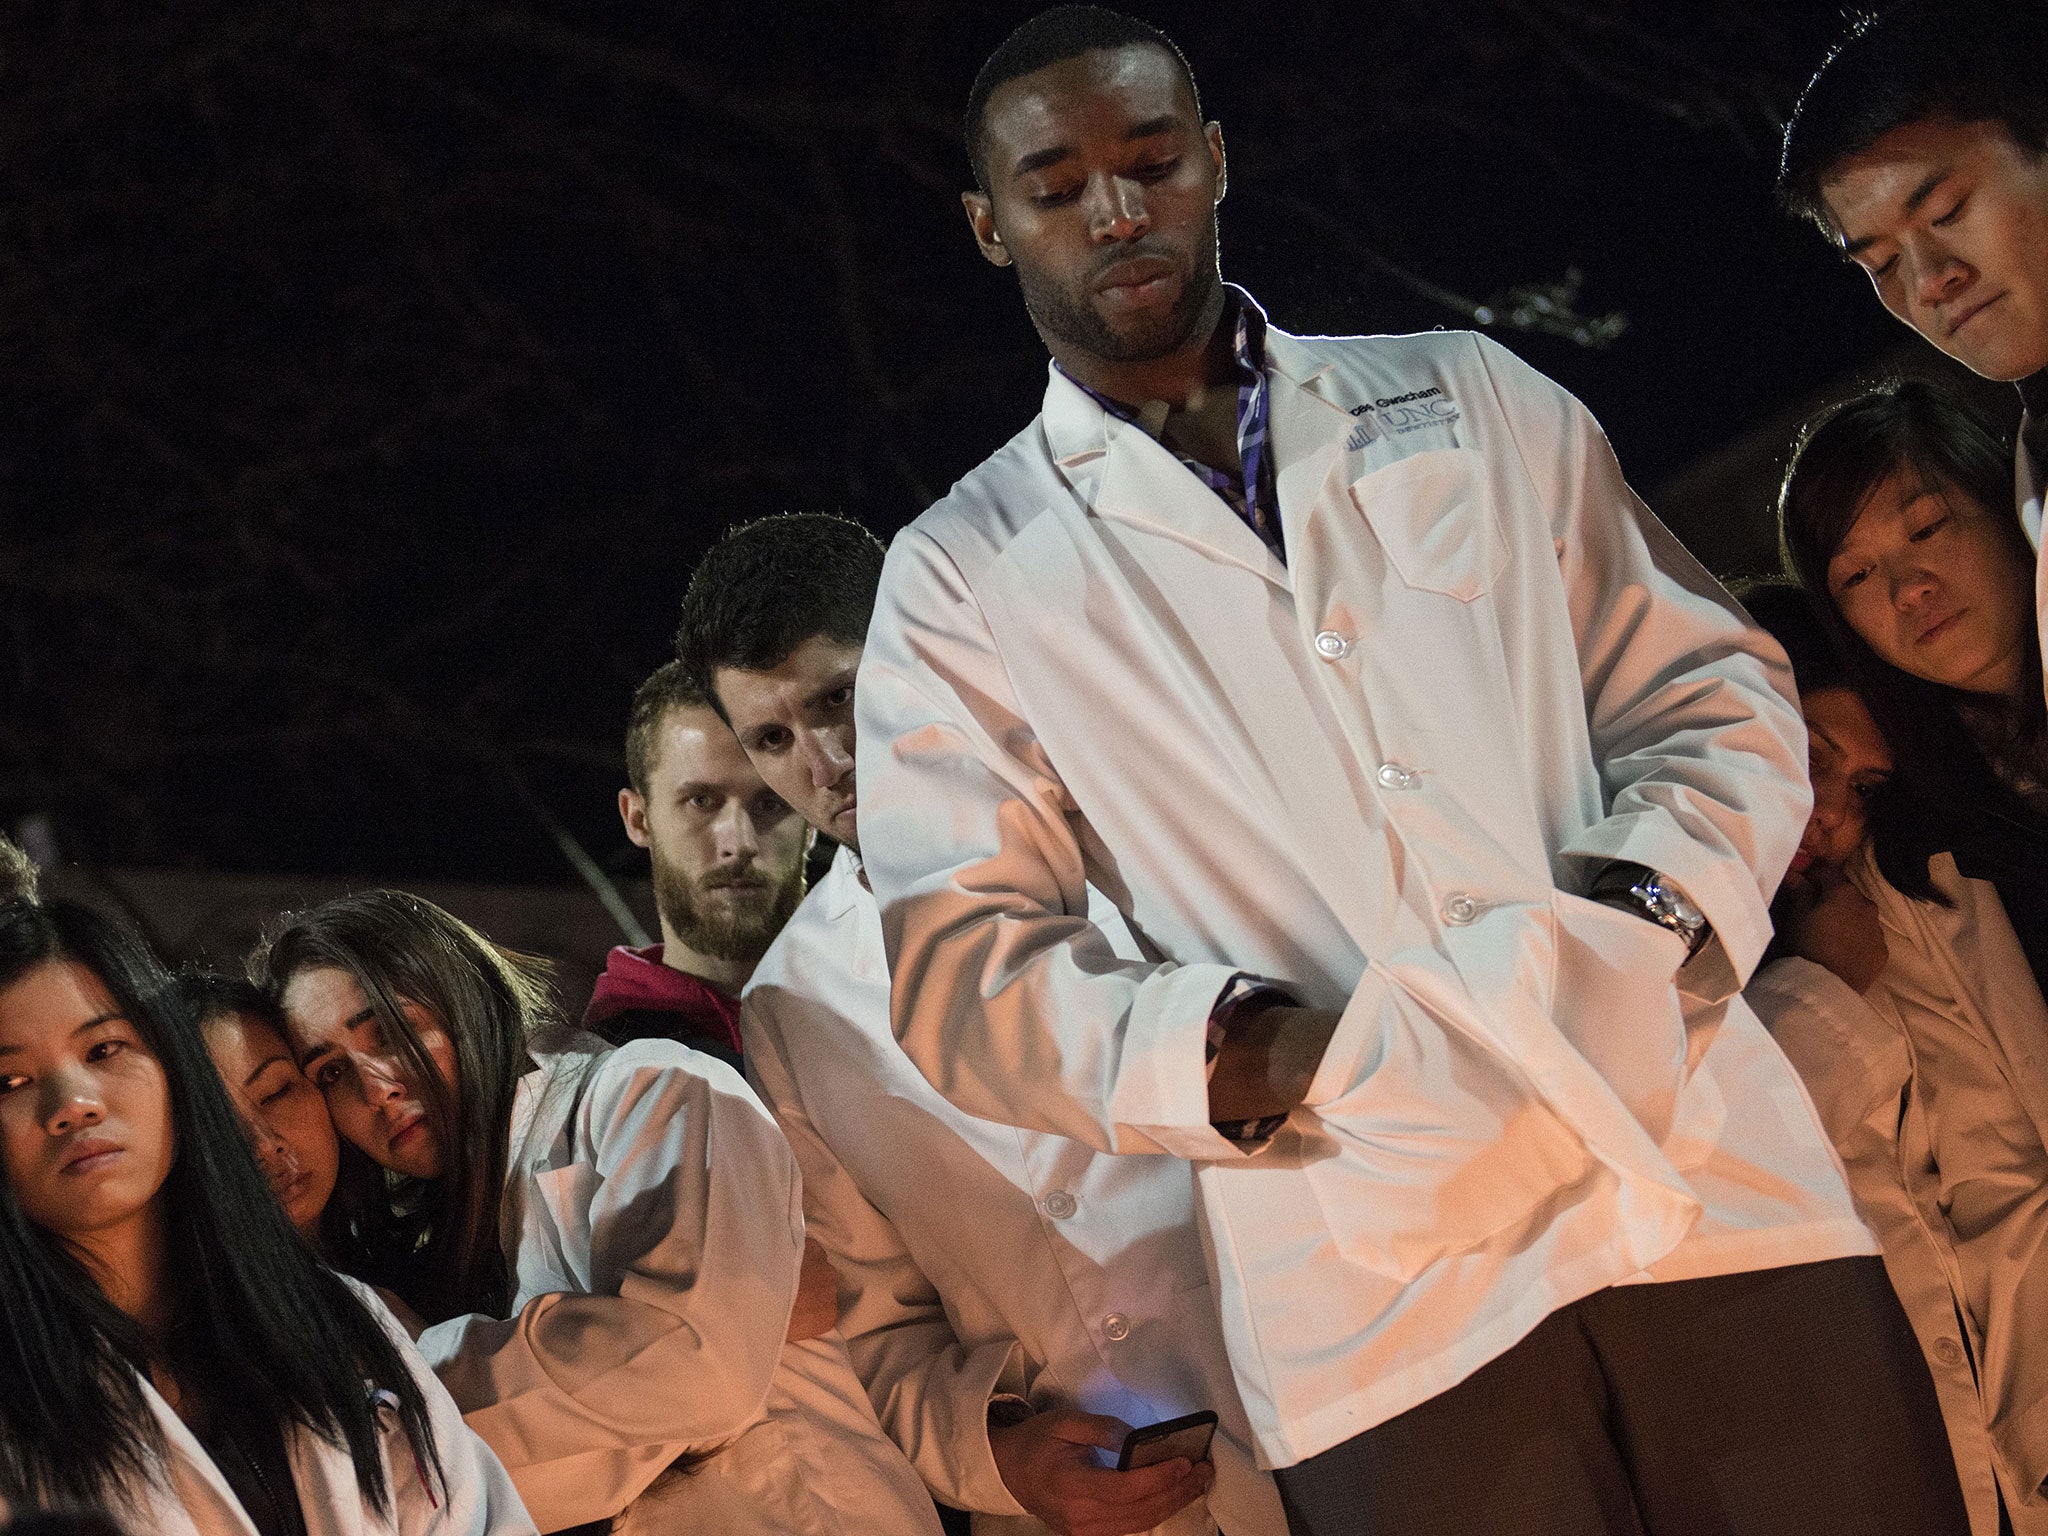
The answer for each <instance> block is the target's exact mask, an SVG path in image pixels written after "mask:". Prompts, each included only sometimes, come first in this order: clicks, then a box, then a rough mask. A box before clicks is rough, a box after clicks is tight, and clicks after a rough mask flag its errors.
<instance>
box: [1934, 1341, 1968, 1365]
mask: <svg viewBox="0 0 2048 1536" xmlns="http://www.w3.org/2000/svg"><path fill="white" fill-rule="evenodd" d="M1934 1358H1935V1359H1937V1360H1939V1361H1940V1362H1941V1363H1942V1364H1943V1365H1961V1364H1962V1363H1963V1346H1962V1345H1960V1344H1958V1343H1957V1342H1956V1341H1955V1340H1954V1339H1936V1340H1935V1341H1934Z"/></svg>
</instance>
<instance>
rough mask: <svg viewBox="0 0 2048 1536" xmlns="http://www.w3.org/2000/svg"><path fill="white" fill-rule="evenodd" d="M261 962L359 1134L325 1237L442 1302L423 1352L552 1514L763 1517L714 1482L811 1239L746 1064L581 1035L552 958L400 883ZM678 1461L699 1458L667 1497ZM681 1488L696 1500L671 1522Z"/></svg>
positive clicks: (777, 1340)
mask: <svg viewBox="0 0 2048 1536" xmlns="http://www.w3.org/2000/svg"><path fill="white" fill-rule="evenodd" d="M250 972H251V975H252V976H253V977H254V978H255V980H256V982H257V984H258V985H259V986H261V987H262V988H264V990H265V991H266V992H268V993H269V994H270V995H272V996H274V997H276V998H278V999H279V1000H280V1002H281V1004H282V1006H283V1010H284V1014H285V1023H286V1027H287V1031H288V1035H289V1038H290V1041H291V1044H292V1047H293V1050H294V1051H295V1053H296V1054H297V1056H298V1059H299V1062H300V1064H301V1065H302V1066H303V1067H304V1069H305V1072H306V1075H307V1077H308V1078H309V1079H310V1080H311V1082H312V1083H313V1085H314V1086H315V1087H316V1088H318V1089H319V1090H320V1092H321V1093H322V1094H323V1095H324V1096H325V1098H326V1101H327V1107H328V1111H329V1113H330V1114H331V1115H332V1116H333V1119H334V1124H335V1128H336V1129H337V1130H338V1131H339V1132H340V1133H341V1136H342V1139H343V1140H344V1141H345V1142H346V1143H347V1144H348V1150H347V1151H346V1152H345V1153H344V1156H343V1160H342V1161H343V1169H342V1176H341V1180H340V1183H339V1185H338V1186H337V1191H336V1195H335V1199H334V1202H333V1204H332V1206H331V1208H330V1212H329V1218H328V1221H327V1223H326V1227H325V1232H326V1235H327V1237H328V1239H329V1250H328V1251H329V1252H330V1254H332V1255H333V1257H334V1259H335V1261H336V1262H337V1263H339V1264H340V1265H341V1266H342V1267H343V1268H345V1269H348V1270H350V1271H351V1272H353V1273H355V1274H357V1275H358V1276H360V1277H362V1278H365V1279H373V1280H374V1281H375V1282H376V1283H378V1284H379V1285H385V1286H389V1287H390V1288H391V1289H392V1290H393V1291H395V1292H397V1294H398V1295H399V1296H400V1297H401V1298H403V1299H404V1300H405V1301H406V1302H408V1303H410V1304H411V1305H412V1307H413V1308H414V1309H416V1311H417V1312H418V1313H419V1314H420V1315H421V1316H422V1317H423V1318H424V1319H425V1324H424V1325H423V1327H422V1328H421V1329H420V1331H419V1333H418V1340H419V1345H420V1348H421V1350H422V1352H423V1353H424V1354H425V1356H426V1358H427V1359H428V1360H429V1361H430V1362H431V1363H432V1364H433V1366H434V1368H435V1369H436V1370H437V1371H439V1372H440V1373H441V1375H442V1379H443V1380H444V1381H445V1382H447V1384H448V1386H449V1388H450V1390H451V1391H453V1392H454V1394H455V1397H456V1401H457V1402H458V1403H459V1404H460V1405H461V1407H462V1408H463V1409H464V1410H465V1411H466V1412H468V1413H470V1414H471V1415H472V1422H473V1423H475V1424H476V1425H477V1427H478V1429H479V1430H480V1431H481V1432H482V1433H483V1434H484V1435H485V1436H486V1438H490V1439H492V1443H493V1444H494V1445H496V1446H497V1447H498V1448H499V1449H500V1451H501V1454H503V1455H504V1456H505V1458H506V1461H507V1464H508V1466H509V1467H510V1470H511V1472H512V1475H513V1477H514V1479H515V1481H516V1482H517V1485H518V1487H519V1489H520V1492H521V1494H522V1495H523V1496H524V1497H525V1499H526V1501H527V1506H528V1508H529V1509H531V1510H532V1511H533V1513H534V1515H535V1516H536V1518H538V1519H539V1521H540V1522H541V1524H542V1526H543V1528H545V1529H551V1530H552V1529H560V1528H564V1527H568V1526H573V1525H578V1524H581V1523H583V1522H587V1521H593V1520H598V1519H606V1518H610V1517H613V1516H616V1515H619V1514H620V1513H621V1512H622V1511H628V1509H629V1506H630V1507H631V1508H632V1509H633V1510H636V1511H639V1513H638V1514H637V1515H635V1514H631V1513H629V1514H628V1524H627V1526H626V1527H623V1528H625V1529H635V1528H638V1527H636V1526H635V1525H634V1523H633V1522H634V1520H635V1519H638V1520H640V1521H641V1522H642V1523H643V1524H647V1525H648V1526H649V1528H658V1529H681V1528H688V1529H699V1528H701V1529H705V1530H718V1531H721V1532H727V1533H731V1536H743V1533H745V1532H748V1531H752V1530H755V1529H762V1528H765V1527H761V1526H759V1525H758V1524H757V1523H755V1522H754V1521H753V1520H752V1517H751V1515H750V1514H749V1513H748V1512H747V1511H746V1510H744V1509H735V1508H734V1507H733V1506H731V1505H721V1506H720V1507H718V1508H717V1509H712V1508H711V1507H710V1506H709V1504H708V1502H707V1501H709V1500H710V1499H711V1498H712V1497H713V1495H714V1492H715V1491H720V1490H722V1491H723V1492H725V1493H728V1494H731V1495H732V1496H733V1497H734V1498H738V1497H740V1492H741V1490H740V1485H739V1483H737V1482H735V1481H734V1478H735V1476H736V1473H734V1472H733V1471H731V1470H730V1469H732V1468H733V1467H734V1465H735V1463H734V1453H733V1450H732V1448H731V1447H732V1443H733V1442H734V1441H735V1438H736V1437H739V1436H740V1435H741V1432H742V1431H744V1430H746V1429H747V1428H748V1427H749V1426H750V1425H752V1424H753V1423H754V1422H755V1421H756V1419H757V1416H758V1415H759V1414H760V1411H761V1408H762V1405H763V1403H764V1402H765V1401H766V1399H767V1396H768V1392H769V1388H770V1383H771V1379H772V1378H773V1376H774V1374H775V1371H776V1368H777V1365H778V1362H779V1359H780V1355H781V1349H782V1345H783V1341H784V1336H785V1330H786V1328H787V1326H788V1323H789V1318H790V1313H791V1302H792V1299H793V1297H794V1295H795V1291H796V1276H797V1266H798V1258H799V1254H800V1251H801V1243H802V1235H801V1214H800V1207H799V1201H800V1194H799V1191H798V1186H797V1182H796V1174H795V1163H794V1158H793V1155H792V1154H791V1152H790V1151H789V1147H788V1144H787V1142H786V1141H785V1140H784V1139H783V1137H782V1135H781V1132H780V1131H779V1130H778V1128H777V1127H776V1125H775V1123H774V1121H773V1120H772V1119H771V1118H770V1117H769V1116H768V1114H767V1112H766V1110H764V1109H763V1108H762V1107H761V1105H760V1102H759V1100H757V1099H756V1098H755V1097H754V1096H753V1094H752V1092H751V1090H749V1089H748V1088H747V1086H746V1084H745V1081H744V1080H743V1079H742V1078H740V1076H739V1075H738V1074H737V1073H735V1072H734V1071H732V1069H731V1068H730V1067H727V1066H725V1065H724V1064H723V1063H720V1062H716V1061H713V1060H711V1058H709V1057H705V1056H702V1055H700V1054H698V1053H696V1052H693V1051H690V1050H687V1049H686V1048H685V1047H683V1046H681V1045H677V1044H675V1043H674V1042H671V1041H664V1040H641V1041H636V1042H634V1043H632V1044H631V1045H628V1046H624V1047H620V1048H616V1049H614V1048H611V1047H607V1046H606V1045H605V1044H604V1042H603V1041H601V1040H598V1039H596V1038H595V1037H594V1036H590V1035H585V1034H581V1033H579V1032H577V1031H574V1030H572V1029H569V1028H568V1027H567V1026H566V1025H564V1024H563V1022H562V1021H561V1018H560V1016H559V1013H558V1011H557V1010H556V1008H555V1005H554V1002H553V999H552V995H551V992H550V988H549V985H548V975H547V971H546V969H545V967H544V965H543V963H542V962H539V961H535V960H530V959H528V958H527V957H524V956H519V955H515V954H512V953H509V952H507V951H505V950H502V949H500V948H498V947H497V946H496V945H494V944H492V943H491V942H490V940H489V939H487V938H486V937H485V936H484V935H483V934H481V933H479V932H477V930H476V929H474V928H472V927H471V926H469V925H468V924H467V923H464V922H462V921H461V920H460V919H458V918H456V917H455V916H453V915H452V914H450V913H448V912H445V911H443V910H442V909H441V908H439V907H437V906H435V905H433V904H432V903H431V902H427V901H422V900H420V899H419V898H418V897H416V896H411V895H407V894H406V893H404V892H400V891H366V892H361V893H358V894H356V895H352V896H346V897H342V898H340V899H338V900H335V901H331V902H328V903H326V904H325V905H323V906H321V907H319V908H316V909H314V910H313V911H310V912H305V913H301V914H298V915H295V916H293V917H291V918H289V919H287V921H286V922H285V924H284V925H283V926H282V927H281V928H280V929H279V930H278V931H277V932H276V933H275V934H274V935H273V936H272V937H271V938H270V939H269V940H268V941H267V942H266V944H265V945H264V946H263V948H261V949H260V950H259V951H258V952H257V954H256V955H255V956H254V957H252V960H251V966H250ZM501 1210H504V1211H512V1212H516V1213H518V1217H517V1219H518V1222H519V1225H518V1226H517V1227H516V1228H514V1229H510V1230H501V1227H500V1216H499V1213H500V1211H501ZM854 1390H855V1391H858V1390H859V1389H858V1387H857V1386H856V1387H855V1388H854ZM720 1447H726V1449H722V1450H721V1449H719V1448H720ZM713 1451H717V1454H716V1455H711V1456H710V1458H709V1459H710V1462H711V1463H712V1465H711V1466H708V1467H702V1466H700V1464H701V1463H702V1462H703V1461H704V1459H705V1456H706V1455H707V1453H710V1452H713ZM679 1459H680V1462H681V1465H682V1466H683V1467H685V1468H689V1467H700V1470H699V1473H698V1475H697V1476H694V1477H688V1478H682V1479H680V1480H669V1482H668V1483H666V1484H665V1485H664V1487H663V1488H662V1489H656V1490H655V1491H654V1494H652V1495H651V1494H650V1489H653V1488H654V1484H655V1481H656V1479H657V1478H658V1477H659V1476H660V1474H661V1473H662V1472H663V1471H664V1469H666V1468H669V1467H670V1466H671V1465H674V1464H676V1463H677V1462H678V1461H679ZM913 1480H914V1479H913ZM677 1481H680V1483H681V1485H682V1486H681V1487H680V1488H677V1487H675V1486H674V1484H675V1483H676V1482H677ZM670 1497H673V1498H679V1499H682V1500H683V1503H684V1506H686V1507H682V1508H677V1507H668V1508H667V1511H666V1513H665V1514H664V1515H662V1516H660V1517H659V1518H658V1519H657V1518H656V1517H655V1515H654V1514H653V1512H652V1508H651V1504H649V1500H650V1499H653V1500H655V1501H656V1502H659V1500H661V1499H667V1498H670ZM920 1497H922V1494H920ZM692 1501H694V1503H693V1502H692ZM924 1505H925V1508H926V1509H927V1510H928V1509H929V1505H930V1501H929V1499H925V1500H924ZM664 1522H665V1523H664ZM890 1528H891V1529H897V1528H898V1527H897V1526H895V1525H892V1526H891V1527H890Z"/></svg>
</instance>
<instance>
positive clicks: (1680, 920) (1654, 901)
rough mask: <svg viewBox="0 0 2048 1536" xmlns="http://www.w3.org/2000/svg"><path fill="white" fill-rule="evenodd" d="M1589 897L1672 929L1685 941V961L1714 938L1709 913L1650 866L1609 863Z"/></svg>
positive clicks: (1596, 881) (1674, 882) (1672, 881)
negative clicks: (1708, 920)
mask: <svg viewBox="0 0 2048 1536" xmlns="http://www.w3.org/2000/svg"><path fill="white" fill-rule="evenodd" d="M1586 894H1587V896H1588V897H1589V898H1590V899H1592V900H1594V901H1597V902H1600V903H1601V904H1603V905H1605V906H1610V907H1619V908H1621V910H1623V911H1624V912H1633V913H1634V914H1635V915H1636V916H1637V917H1642V918H1647V919H1649V921H1651V922H1653V923H1655V924H1656V925H1657V926H1658V927H1659V928H1669V929H1670V930H1671V931H1672V932H1673V933H1675V934H1677V935H1678V936H1679V937H1680V938H1681V939H1683V940H1685V958H1686V959H1688V960H1690V959H1691V958H1692V957H1693V956H1694V955H1696V954H1698V953H1699V952H1700V948H1701V946H1702V945H1704V944H1705V943H1706V942H1707V940H1708V939H1710V938H1712V937H1713V935H1714V930H1713V928H1712V926H1711V925H1709V923H1708V922H1707V915H1706V913H1704V912H1702V911H1701V910H1700V909H1699V908H1698V907H1696V906H1694V905H1693V901H1692V898H1691V897H1690V896H1688V895H1686V894H1685V891H1684V890H1683V889H1682V888H1681V887H1680V886H1679V884H1678V882H1677V881H1676V880H1671V879H1667V878H1666V877H1665V876H1663V875H1660V874H1658V873H1657V871H1656V870H1654V869H1651V868H1650V867H1649V866H1648V865H1647V864H1624V863H1621V862H1619V861H1617V862H1615V863H1612V864H1609V865H1608V866H1607V867H1606V868H1604V869H1602V870H1601V871H1600V873H1599V874H1597V875H1595V876H1594V877H1593V885H1592V888H1591V889H1590V890H1588V891H1587V892H1586Z"/></svg>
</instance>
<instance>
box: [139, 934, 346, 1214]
mask: <svg viewBox="0 0 2048 1536" xmlns="http://www.w3.org/2000/svg"><path fill="white" fill-rule="evenodd" d="M177 984H178V997H179V1000H180V1001H181V1002H182V1003H183V1004H184V1007H185V1016H186V1017H187V1018H189V1019H191V1020H192V1021H193V1022H194V1023H195V1024H197V1025H198V1026H199V1034H200V1038H201V1039H202V1040H204V1041H205V1043H206V1054H207V1055H208V1056H210V1057H212V1058H213V1064H214V1066H215V1068H216V1069H217V1070H218V1071H219V1072H220V1077H221V1082H222V1083H223V1084H224V1085H225V1086H226V1088H227V1090H228V1099H229V1101H230V1102H231V1103H232V1104H233V1105H234V1106H235V1114H236V1116H237V1118H239V1119H240V1121H241V1122H242V1130H243V1131H244V1133H245V1134H246V1135H247V1136H248V1138H249V1146H250V1149H251V1150H252V1151H254V1152H255V1154H256V1165H257V1166H258V1167H259V1168H261V1169H262V1170H263V1177H264V1178H265V1179H266V1180H268V1181H269V1184H270V1192H271V1193H272V1194H273V1195H275V1196H276V1197H277V1201H278V1204H280V1205H282V1206H283V1207H284V1211H285V1215H286V1216H287V1217H289V1218H290V1219H291V1224H292V1225H293V1226H294V1227H297V1228H298V1229H299V1235H300V1236H302V1237H304V1238H305V1239H306V1241H307V1242H309V1243H311V1244H313V1245H314V1247H315V1248H316V1249H317V1248H318V1247H319V1246H320V1218H321V1215H322V1213H324V1212H325V1211H326V1209H327V1202H328V1199H329V1197H331V1196H332V1195H333V1193H334V1180H335V1175H336V1173H337V1172H338V1171H339V1168H340V1161H341V1151H340V1147H339V1145H338V1143H337V1142H336V1140H335V1135H334V1122H333V1120H331V1119H330V1118H328V1114H327V1105H326V1103H325V1102H324V1101H323V1100H322V1099H321V1097H320V1090H319V1089H317V1088H315V1087H314V1086H313V1085H312V1083H310V1082H309V1081H307V1079H306V1074H305V1073H304V1072H302V1071H300V1070H299V1062H298V1058H297V1057H296V1056H294V1055H293V1054H292V1048H291V1043H290V1041H288V1040H287V1039H286V1038H285V1029H284V1014H283V1013H282V1012H281V1011H280V1010H279V1008H278V1006H277V1004H276V1003H275V1002H273V1001H272V1000H271V999H270V998H268V997H266V996H264V994H263V993H262V992H261V991H260V990H258V989H257V988H256V987H255V986H254V985H253V984H252V983H250V982H247V981H244V980H242V979H241V978H240V977H237V976H223V975H221V974H220V973H219V972H218V971H208V970H202V969H200V968H198V967H196V966H187V967H185V968H183V969H181V970H180V971H179V972H178V973H177Z"/></svg>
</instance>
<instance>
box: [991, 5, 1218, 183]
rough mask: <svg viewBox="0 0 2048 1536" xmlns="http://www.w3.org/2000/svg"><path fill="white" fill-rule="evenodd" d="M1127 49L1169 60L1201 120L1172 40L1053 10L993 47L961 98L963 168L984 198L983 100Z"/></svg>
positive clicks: (1084, 9)
mask: <svg viewBox="0 0 2048 1536" xmlns="http://www.w3.org/2000/svg"><path fill="white" fill-rule="evenodd" d="M1130 47H1144V48H1158V49H1160V50H1162V51H1163V52H1164V53H1165V54H1166V56H1167V57H1168V58H1170V59H1172V60H1173V62H1174V65H1175V66H1176V67H1177V68H1178V69H1179V70H1180V77H1181V79H1182V80H1184V81H1185V82H1186V83H1187V88H1188V95H1189V96H1190V97H1191V98H1193V100H1194V103H1195V116H1196V117H1197V118H1199V117H1200V116H1201V115H1202V93H1201V92H1200V91H1199V90H1197V89H1196V88H1195V72H1194V71H1193V70H1192V69H1190V68H1188V61H1187V55H1186V54H1184V53H1182V52H1181V51H1180V48H1179V46H1178V45H1177V44H1176V43H1175V42H1174V40H1173V39H1172V38H1170V37H1168V36H1167V35H1166V34H1165V33H1164V32H1162V31H1160V30H1159V29H1158V28H1157V27H1155V26H1153V25H1152V24H1151V23H1150V22H1149V21H1140V20H1138V18H1137V17H1135V16H1126V15H1125V14H1124V13H1123V12H1122V11H1112V10H1110V9H1109V8H1108V7H1107V6H1101V5H1056V6H1054V7H1053V8H1052V9H1051V10H1048V11H1040V12H1039V13H1038V14H1037V15H1036V16H1034V17H1032V18H1031V19H1030V20H1029V21H1027V22H1025V23H1024V24H1023V25H1022V26H1020V27H1018V28H1017V29H1016V30H1015V31H1014V32H1012V33H1011V34H1010V35H1009V36H1008V37H1006V38H1004V39H1003V40H1002V42H1001V43H999V44H997V45H996V51H995V52H994V53H992V54H990V55H989V56H988V62H987V63H985V64H983V65H982V66H981V71H980V73H978V74H977V75H975V77H974V84H973V86H972V87H970V88H969V90H968V92H967V163H968V164H969V165H970V166H972V167H973V168H974V181H975V184H976V185H977V186H979V187H980V188H981V190H982V191H984V192H986V191H987V190H988V183H989V177H988V162H987V160H986V159H984V158H983V156H982V152H981V127H982V120H983V119H984V118H985V117H987V115H988V99H989V97H991V96H993V95H994V94H995V93H996V88H997V87H998V86H1002V85H1007V84H1009V82H1010V81H1012V80H1016V79H1020V78H1022V77H1023V76H1025V75H1029V74H1034V73H1036V72H1037V71H1038V70H1041V69H1044V68H1045V67H1046V66H1047V65H1048V64H1058V63H1061V62H1062V61H1064V60H1066V59H1077V58H1079V57H1080V56H1081V55H1082V54H1084V53H1092V52H1094V51H1095V50H1096V49H1099V48H1130Z"/></svg>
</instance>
